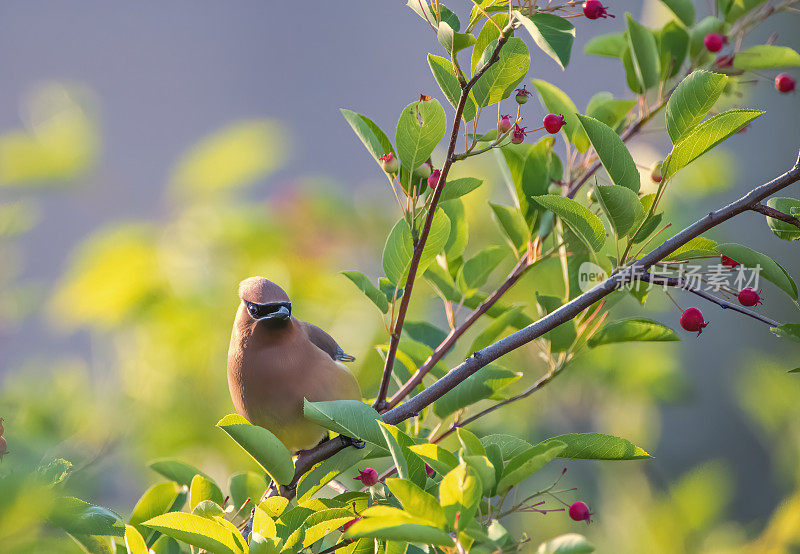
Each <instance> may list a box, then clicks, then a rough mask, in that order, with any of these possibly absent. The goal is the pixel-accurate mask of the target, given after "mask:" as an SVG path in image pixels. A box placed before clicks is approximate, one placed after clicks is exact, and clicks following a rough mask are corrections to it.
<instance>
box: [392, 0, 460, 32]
mask: <svg viewBox="0 0 800 554" xmlns="http://www.w3.org/2000/svg"><path fill="white" fill-rule="evenodd" d="M436 4H437V6H438V10H434V8H432V7H431V5H430V4H429V3H428V1H427V0H408V1H407V2H406V6H408V7H409V8H411V9H412V10H414V11H415V12H416V13H417V15H419V16H420V17H421V18H422V19H424V20H425V22H427V23H428V24H430V25H431V27H433V28H434V29H435V28H436V22H437V21H444V22H446V23H447V24H448V25H450V27H452V28H453V29H454V30H456V31H458V30H460V29H461V22H460V21H459V20H458V16H456V14H454V13H453V12H451V11H450V10H448V9H447V8H446V7H444V5H442V4H439V3H438V2H437V3H436ZM437 12H438V15H437Z"/></svg>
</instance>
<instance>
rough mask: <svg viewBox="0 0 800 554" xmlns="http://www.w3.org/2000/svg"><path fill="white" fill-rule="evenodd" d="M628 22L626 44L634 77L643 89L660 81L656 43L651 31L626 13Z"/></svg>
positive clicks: (659, 64)
mask: <svg viewBox="0 0 800 554" xmlns="http://www.w3.org/2000/svg"><path fill="white" fill-rule="evenodd" d="M625 19H626V20H627V24H628V27H627V28H628V34H627V38H628V46H629V47H630V52H631V61H632V62H633V70H634V72H635V73H636V78H637V80H638V81H639V84H640V85H641V86H642V88H643V89H644V90H647V89H649V88H651V87H654V86H656V85H657V84H658V83H659V82H660V81H661V61H660V57H659V54H658V44H657V43H656V37H655V35H654V34H653V31H651V30H650V29H648V28H647V27H645V26H644V25H642V24H641V23H639V22H637V21H636V20H635V19H633V17H631V14H629V13H626V14H625Z"/></svg>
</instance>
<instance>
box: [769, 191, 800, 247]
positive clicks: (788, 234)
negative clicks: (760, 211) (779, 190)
mask: <svg viewBox="0 0 800 554" xmlns="http://www.w3.org/2000/svg"><path fill="white" fill-rule="evenodd" d="M767 206H769V207H770V208H773V209H775V210H778V211H779V212H783V213H785V214H786V215H790V216H793V217H795V218H798V219H800V200H798V199H796V198H780V197H773V198H770V199H769V200H767ZM767 225H769V228H770V229H771V230H772V232H773V233H775V236H776V237H778V238H781V239H784V240H798V239H800V229H798V228H797V226H796V225H792V224H791V223H786V222H785V221H781V220H780V219H774V218H772V217H767Z"/></svg>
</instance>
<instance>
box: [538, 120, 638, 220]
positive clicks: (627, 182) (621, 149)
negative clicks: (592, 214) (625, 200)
mask: <svg viewBox="0 0 800 554" xmlns="http://www.w3.org/2000/svg"><path fill="white" fill-rule="evenodd" d="M578 119H579V121H580V122H581V125H582V126H583V128H584V129H585V130H586V134H587V135H588V136H589V140H590V141H591V142H592V146H594V149H595V150H596V151H597V155H598V156H599V157H600V161H602V162H603V167H605V168H606V171H607V172H608V175H609V177H611V180H612V181H613V182H614V184H615V185H619V186H622V187H626V188H629V189H631V190H632V191H633V192H639V170H638V169H636V163H635V162H634V161H633V157H632V156H631V154H630V152H628V148H627V147H626V146H625V143H624V142H622V139H621V138H620V137H619V135H617V133H616V132H615V131H614V130H613V129H612V128H611V127H609V126H608V125H606V124H605V123H603V122H602V121H598V120H597V119H594V118H593V117H588V116H585V115H579V116H578ZM553 211H555V210H553ZM556 213H557V212H556Z"/></svg>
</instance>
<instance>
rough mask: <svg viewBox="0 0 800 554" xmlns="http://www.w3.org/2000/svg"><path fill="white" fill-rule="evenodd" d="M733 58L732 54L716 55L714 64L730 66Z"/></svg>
mask: <svg viewBox="0 0 800 554" xmlns="http://www.w3.org/2000/svg"><path fill="white" fill-rule="evenodd" d="M706 39H708V37H706ZM733 58H734V55H733V54H724V55H722V56H718V57H717V60H716V61H715V62H714V64H715V65H716V66H717V67H731V66H732V65H733Z"/></svg>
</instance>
